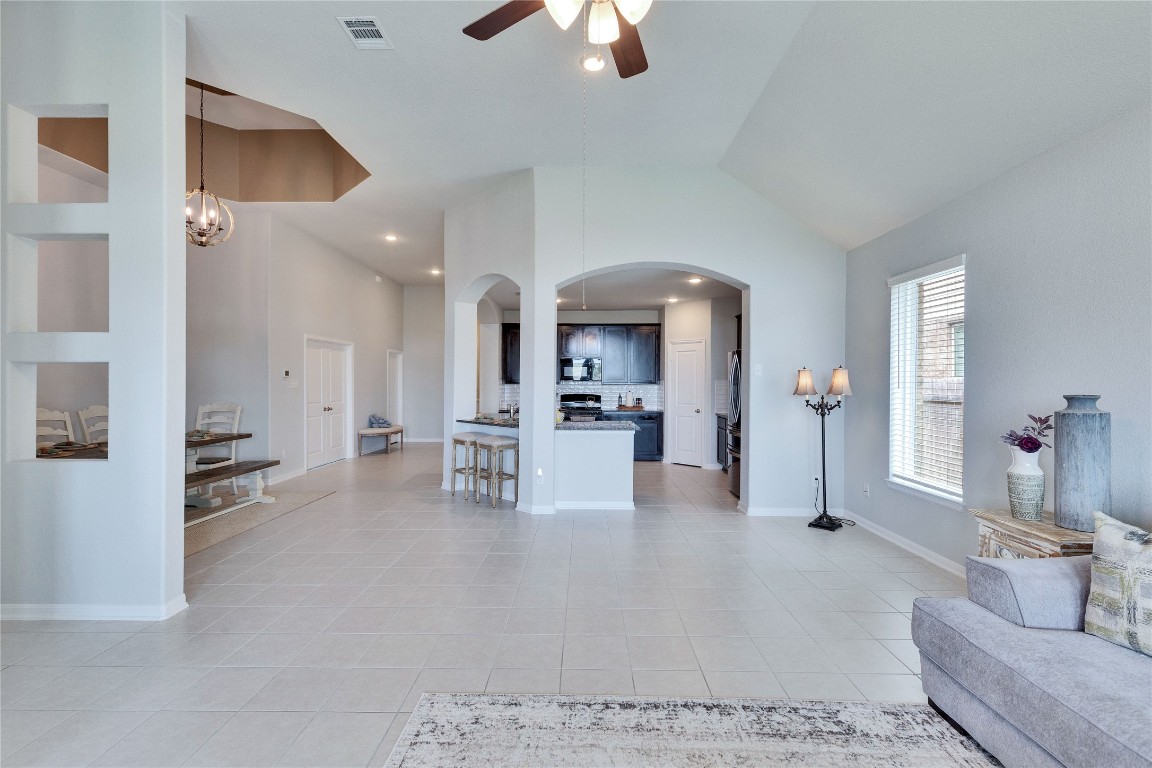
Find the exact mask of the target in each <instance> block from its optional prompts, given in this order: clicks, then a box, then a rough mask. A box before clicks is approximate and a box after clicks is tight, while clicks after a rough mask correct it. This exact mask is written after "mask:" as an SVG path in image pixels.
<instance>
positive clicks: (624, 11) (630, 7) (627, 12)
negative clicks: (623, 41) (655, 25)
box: [616, 0, 652, 26]
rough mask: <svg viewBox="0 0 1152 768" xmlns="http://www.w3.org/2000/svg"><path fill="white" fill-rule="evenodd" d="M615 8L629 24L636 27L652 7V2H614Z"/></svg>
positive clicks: (640, 0)
mask: <svg viewBox="0 0 1152 768" xmlns="http://www.w3.org/2000/svg"><path fill="white" fill-rule="evenodd" d="M616 7H617V8H619V9H620V15H621V16H623V17H624V18H625V19H626V20H627V21H628V23H629V24H631V25H632V26H636V25H637V24H639V23H640V19H642V18H644V14H646V13H648V9H649V8H651V7H652V0H616Z"/></svg>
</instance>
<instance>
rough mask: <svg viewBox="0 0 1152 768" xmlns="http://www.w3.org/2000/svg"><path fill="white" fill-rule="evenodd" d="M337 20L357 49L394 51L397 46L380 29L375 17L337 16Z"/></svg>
mask: <svg viewBox="0 0 1152 768" xmlns="http://www.w3.org/2000/svg"><path fill="white" fill-rule="evenodd" d="M336 20H337V21H339V22H340V25H341V26H342V27H344V31H345V32H347V33H348V37H350V38H352V44H353V45H355V46H356V47H357V48H375V49H378V50H379V49H384V50H389V51H390V50H392V49H393V48H394V47H395V46H393V45H392V41H391V40H389V39H388V37H387V35H385V34H384V32H383V31H381V29H380V24H379V23H377V21H376V17H375V16H337V17H336Z"/></svg>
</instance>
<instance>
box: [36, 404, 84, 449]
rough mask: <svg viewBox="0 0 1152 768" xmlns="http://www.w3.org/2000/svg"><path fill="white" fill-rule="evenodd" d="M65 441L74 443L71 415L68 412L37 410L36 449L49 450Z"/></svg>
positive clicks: (74, 434)
mask: <svg viewBox="0 0 1152 768" xmlns="http://www.w3.org/2000/svg"><path fill="white" fill-rule="evenodd" d="M41 438H47V439H46V440H43V439H41ZM65 440H67V441H68V442H70V443H72V442H75V441H76V433H75V432H73V431H72V414H71V413H69V412H68V411H53V410H51V409H50V408H37V409H36V448H37V449H40V448H51V447H52V446H53V445H55V444H56V443H62V442H64V441H65Z"/></svg>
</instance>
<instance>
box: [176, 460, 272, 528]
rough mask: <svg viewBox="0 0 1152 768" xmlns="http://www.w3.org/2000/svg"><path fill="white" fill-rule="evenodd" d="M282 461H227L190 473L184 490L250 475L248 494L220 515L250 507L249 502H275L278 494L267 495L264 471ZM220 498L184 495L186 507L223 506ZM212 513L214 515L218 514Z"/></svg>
mask: <svg viewBox="0 0 1152 768" xmlns="http://www.w3.org/2000/svg"><path fill="white" fill-rule="evenodd" d="M279 463H280V460H279V459H251V460H249V461H238V462H236V463H235V464H226V465H225V466H223V467H213V468H211V469H205V470H202V471H200V472H189V473H188V474H187V475H185V476H184V490H185V491H191V490H192V489H193V488H199V487H201V486H204V485H208V484H209V483H218V482H220V481H221V480H231V479H232V478H234V477H241V476H246V477H247V479H246V480H245V485H246V486H247V487H248V495H247V496H243V497H239V498H237V501H236V503H235V504H232V505H231V506H229V507H228V508H227V509H225V510H222V511H221V512H219V513H218V514H224V512H231V511H233V510H235V509H238V508H240V507H246V506H248V505H249V504H257V503H260V504H271V503H272V502H274V501H276V498H275V497H274V496H265V495H264V476H263V475H262V474H261V472H263V471H264V470H265V469H268V468H269V467H275V466H277V465H278V464H279ZM220 503H221V502H220V498H219V497H215V496H199V495H196V494H192V493H189V494H187V495H186V496H185V498H184V506H191V507H216V506H219V505H220ZM215 516H216V515H211V516H210V517H215ZM208 519H210V518H209V517H204V518H200V519H198V520H196V521H194V522H193V523H188V524H186V525H185V527H187V526H188V525H194V524H195V523H202V522H204V521H205V520H208Z"/></svg>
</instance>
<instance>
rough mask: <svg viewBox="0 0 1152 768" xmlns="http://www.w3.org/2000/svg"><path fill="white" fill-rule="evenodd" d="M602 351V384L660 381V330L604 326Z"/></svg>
mask: <svg viewBox="0 0 1152 768" xmlns="http://www.w3.org/2000/svg"><path fill="white" fill-rule="evenodd" d="M601 348H602V352H601V355H600V356H601V359H602V369H601V370H602V372H603V377H604V378H603V381H604V383H605V384H655V383H657V382H659V381H660V326H658V325H606V326H604V328H603V336H602V345H601Z"/></svg>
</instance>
